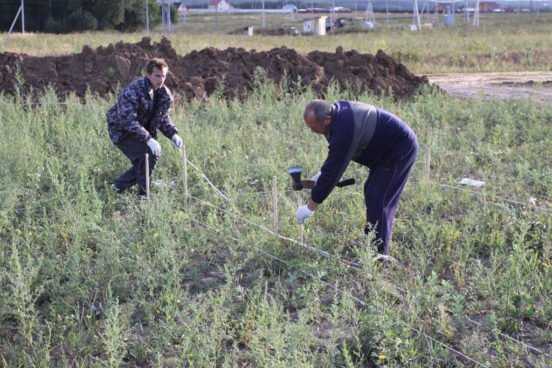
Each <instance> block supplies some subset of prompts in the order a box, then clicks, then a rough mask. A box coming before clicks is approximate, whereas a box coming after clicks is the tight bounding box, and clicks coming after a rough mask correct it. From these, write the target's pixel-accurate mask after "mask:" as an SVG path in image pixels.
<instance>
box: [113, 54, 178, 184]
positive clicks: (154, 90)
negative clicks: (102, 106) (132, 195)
mask: <svg viewBox="0 0 552 368" xmlns="http://www.w3.org/2000/svg"><path fill="white" fill-rule="evenodd" d="M168 70H169V67H168V65H167V63H166V62H165V61H164V60H163V59H157V58H154V59H151V60H150V61H149V62H148V64H147V65H146V73H147V74H146V76H145V77H142V78H138V79H136V80H135V81H134V82H132V83H131V84H129V85H128V86H127V87H126V88H125V89H124V90H123V92H122V93H121V94H120V95H119V97H118V98H117V103H116V104H115V105H114V106H113V107H112V108H111V109H109V111H108V112H107V125H108V130H109V137H110V138H111V141H112V142H113V143H114V144H115V146H117V147H118V148H119V149H120V150H121V151H122V152H123V154H124V155H125V156H126V157H127V158H128V159H129V160H130V162H131V163H132V167H131V168H130V169H128V170H127V171H125V172H124V173H123V174H122V175H121V176H119V177H118V178H117V179H116V180H115V183H114V184H113V188H114V190H115V191H116V192H118V193H121V192H123V191H125V190H126V189H128V188H130V187H132V186H133V185H135V184H138V185H139V187H140V189H139V194H140V195H144V194H145V192H146V172H145V171H146V169H145V168H146V159H145V154H146V153H149V171H150V172H149V174H150V176H151V174H152V172H153V169H154V167H155V163H156V162H157V160H158V159H159V157H160V156H161V145H160V144H159V142H157V140H156V138H157V129H159V130H161V132H162V133H163V134H164V135H165V136H166V137H167V138H170V139H171V141H172V142H173V144H174V146H175V147H176V148H178V149H180V148H181V147H182V146H183V142H182V139H181V138H180V137H179V136H178V134H177V132H178V131H177V129H176V127H175V126H174V124H173V123H172V122H171V119H170V118H169V110H170V108H171V104H172V102H173V97H172V95H171V92H170V91H169V89H168V88H167V87H166V86H165V79H166V77H167V72H168Z"/></svg>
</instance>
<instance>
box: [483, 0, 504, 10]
mask: <svg viewBox="0 0 552 368" xmlns="http://www.w3.org/2000/svg"><path fill="white" fill-rule="evenodd" d="M497 9H501V7H500V5H499V4H498V3H497V2H496V1H479V11H480V12H481V13H491V12H494V11H496V10H497Z"/></svg>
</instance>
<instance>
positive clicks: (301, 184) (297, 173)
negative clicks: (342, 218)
mask: <svg viewBox="0 0 552 368" xmlns="http://www.w3.org/2000/svg"><path fill="white" fill-rule="evenodd" d="M302 173H303V168H302V167H301V166H291V167H290V168H289V169H288V174H289V175H290V176H291V180H292V183H293V185H292V186H293V190H296V191H299V190H302V189H312V188H313V187H314V181H313V180H301V174H302ZM354 183H355V179H354V178H349V179H345V180H341V181H340V182H339V183H337V184H336V186H337V187H340V188H342V187H346V186H349V185H353V184H354Z"/></svg>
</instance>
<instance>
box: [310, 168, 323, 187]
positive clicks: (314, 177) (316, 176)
mask: <svg viewBox="0 0 552 368" xmlns="http://www.w3.org/2000/svg"><path fill="white" fill-rule="evenodd" d="M320 175H322V171H319V172H317V173H316V174H314V176H313V177H312V178H310V180H312V181H314V185H316V183H317V182H318V178H319V177H320Z"/></svg>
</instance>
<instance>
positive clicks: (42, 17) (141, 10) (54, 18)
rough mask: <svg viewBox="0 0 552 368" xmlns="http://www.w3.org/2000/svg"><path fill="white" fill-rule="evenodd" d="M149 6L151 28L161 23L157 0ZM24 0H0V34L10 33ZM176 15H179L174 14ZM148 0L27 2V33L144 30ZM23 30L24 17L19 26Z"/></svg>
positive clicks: (30, 0) (149, 0) (17, 27)
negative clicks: (2, 32)
mask: <svg viewBox="0 0 552 368" xmlns="http://www.w3.org/2000/svg"><path fill="white" fill-rule="evenodd" d="M147 1H148V4H149V19H150V25H155V24H159V23H160V22H161V8H160V7H159V5H158V4H157V3H156V0H147ZM20 4H21V0H0V31H4V32H5V31H7V30H8V29H9V27H10V25H11V23H12V21H13V19H14V18H15V15H16V14H17V10H18V9H19V6H20ZM172 13H173V14H176V12H172ZM145 17H146V0H25V30H26V31H33V32H54V33H63V32H75V31H88V30H107V29H115V30H119V31H135V30H138V29H144V27H145V19H146V18H145ZM16 29H19V30H20V29H21V17H20V18H19V19H18V21H17V23H16Z"/></svg>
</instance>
